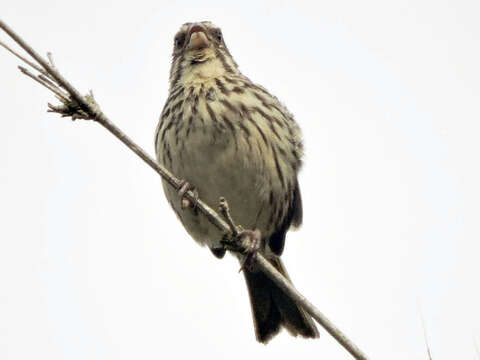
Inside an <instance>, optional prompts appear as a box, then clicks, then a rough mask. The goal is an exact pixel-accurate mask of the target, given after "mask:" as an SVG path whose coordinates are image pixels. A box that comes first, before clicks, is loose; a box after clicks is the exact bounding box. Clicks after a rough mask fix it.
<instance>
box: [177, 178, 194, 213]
mask: <svg viewBox="0 0 480 360" xmlns="http://www.w3.org/2000/svg"><path fill="white" fill-rule="evenodd" d="M188 191H192V192H193V196H194V198H195V201H194V202H192V201H190V199H187V198H186V197H185V194H186V193H187V192H188ZM178 196H180V207H181V209H182V210H185V208H188V207H190V208H192V209H194V210H196V206H197V200H198V191H197V190H196V189H195V186H192V185H191V184H190V183H189V182H188V181H185V180H182V181H180V188H179V189H178Z"/></svg>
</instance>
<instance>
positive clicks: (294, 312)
mask: <svg viewBox="0 0 480 360" xmlns="http://www.w3.org/2000/svg"><path fill="white" fill-rule="evenodd" d="M270 261H271V262H272V265H274V266H275V268H276V269H277V270H278V271H280V273H282V275H284V276H285V277H286V278H287V279H288V280H290V279H289V277H288V274H287V272H286V270H285V267H284V266H283V264H282V262H281V260H280V258H275V259H272V260H270ZM244 274H245V280H246V282H247V288H248V293H249V295H250V302H251V306H252V314H253V322H254V326H255V335H256V337H257V340H258V341H259V342H261V343H264V344H266V343H267V342H268V341H269V340H270V339H271V338H273V337H274V336H275V335H276V334H277V333H278V332H279V331H280V328H281V327H284V328H286V329H287V330H288V332H289V333H290V334H292V335H293V336H297V335H300V336H303V337H305V338H317V337H318V336H319V335H318V330H317V328H316V327H315V324H314V323H313V320H312V318H311V317H310V316H309V315H308V314H307V313H305V311H304V310H303V309H302V308H300V307H299V306H298V305H297V304H295V302H294V301H293V300H291V299H290V298H289V297H288V296H287V295H285V293H284V292H283V291H282V290H281V289H280V288H279V287H278V286H277V285H276V284H275V283H274V282H273V281H272V280H270V279H269V278H268V277H267V276H266V275H265V274H264V273H262V272H260V271H258V272H250V271H247V270H245V271H244Z"/></svg>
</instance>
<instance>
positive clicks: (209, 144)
mask: <svg viewBox="0 0 480 360" xmlns="http://www.w3.org/2000/svg"><path fill="white" fill-rule="evenodd" d="M171 149H172V162H171V165H170V170H171V171H172V172H173V173H174V174H175V175H176V176H177V177H179V178H181V179H184V180H186V181H188V182H189V183H190V184H191V185H193V186H194V187H195V188H196V190H197V191H198V195H199V198H200V199H202V200H203V201H204V202H206V203H207V204H208V205H209V206H210V207H211V208H213V209H214V210H216V209H217V208H218V203H219V198H220V197H224V198H226V199H227V201H228V203H229V205H230V210H231V214H232V217H233V219H234V221H235V223H236V224H237V225H241V226H242V227H244V228H245V229H254V228H258V229H260V231H262V233H265V232H268V231H269V229H268V224H267V221H268V217H269V215H270V214H269V213H268V206H266V203H267V199H268V196H267V190H268V178H267V174H265V171H264V169H262V167H261V165H259V164H260V162H257V161H255V159H254V158H252V156H249V153H248V151H245V150H246V149H242V144H241V143H240V144H239V143H238V141H235V139H234V138H233V137H232V135H231V133H229V132H228V131H226V132H225V131H224V132H222V131H218V132H208V131H202V130H198V131H197V132H196V133H192V134H190V136H188V137H186V138H184V139H183V141H182V143H181V144H180V145H178V146H176V145H175V144H173V143H171ZM250 155H252V154H250ZM167 165H168V164H167ZM164 189H165V193H166V196H167V198H168V200H169V202H170V204H171V205H172V207H173V208H174V210H175V212H176V213H177V215H178V216H179V218H180V219H181V221H182V223H183V225H184V227H185V228H186V230H187V231H188V232H189V234H190V235H191V236H192V237H193V238H194V239H195V240H197V241H198V242H200V243H202V244H207V245H208V246H210V247H219V246H220V240H221V239H222V236H223V233H221V232H220V231H219V230H218V229H217V228H216V227H214V226H213V225H212V224H210V223H209V221H208V220H207V219H206V218H205V217H204V216H202V215H201V214H196V213H195V212H194V211H193V210H192V209H184V210H182V209H181V207H180V199H179V196H178V194H177V192H176V191H175V190H174V189H173V188H171V187H170V186H169V185H167V184H165V183H164Z"/></svg>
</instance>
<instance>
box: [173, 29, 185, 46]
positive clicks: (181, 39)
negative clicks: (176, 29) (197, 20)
mask: <svg viewBox="0 0 480 360" xmlns="http://www.w3.org/2000/svg"><path fill="white" fill-rule="evenodd" d="M184 42H185V33H182V34H180V35H177V36H176V37H175V47H176V48H180V47H182V46H183V43H184Z"/></svg>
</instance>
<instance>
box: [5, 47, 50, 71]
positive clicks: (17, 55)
mask: <svg viewBox="0 0 480 360" xmlns="http://www.w3.org/2000/svg"><path fill="white" fill-rule="evenodd" d="M0 45H1V46H3V47H4V48H5V49H7V50H8V51H10V52H11V53H12V54H13V55H15V56H16V57H18V58H19V59H20V60H22V61H23V62H25V63H26V64H28V65H30V66H31V67H32V68H34V69H35V70H37V71H38V72H40V73H42V74H43V75H45V76H51V75H50V74H49V73H48V72H46V71H45V70H43V69H42V68H41V67H39V66H38V65H36V64H34V63H32V62H31V61H30V60H28V59H25V58H24V57H23V56H22V55H20V54H19V53H17V52H16V51H15V50H13V49H12V48H10V47H9V46H8V45H7V44H5V43H4V42H2V41H0Z"/></svg>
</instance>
